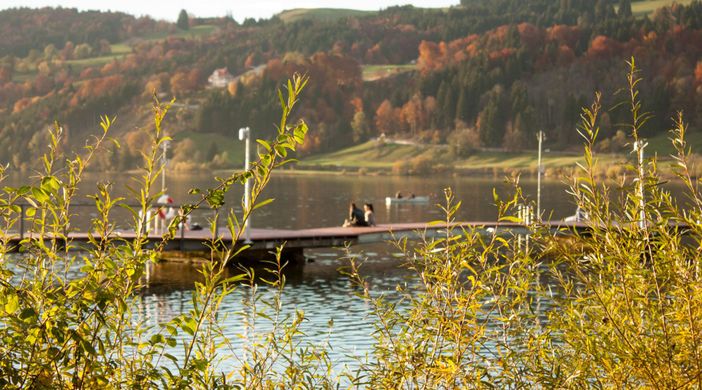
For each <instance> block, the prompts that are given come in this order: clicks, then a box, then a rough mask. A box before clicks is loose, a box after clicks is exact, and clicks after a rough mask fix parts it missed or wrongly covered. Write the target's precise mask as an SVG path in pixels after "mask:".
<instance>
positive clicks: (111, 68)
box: [100, 61, 119, 76]
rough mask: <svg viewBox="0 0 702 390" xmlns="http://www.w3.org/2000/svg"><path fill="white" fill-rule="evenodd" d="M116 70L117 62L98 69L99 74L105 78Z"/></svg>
mask: <svg viewBox="0 0 702 390" xmlns="http://www.w3.org/2000/svg"><path fill="white" fill-rule="evenodd" d="M118 70H119V65H118V64H117V61H112V62H108V63H106V64H105V65H103V66H102V69H100V74H102V75H103V76H107V75H109V74H112V73H116V72H117V71H118Z"/></svg>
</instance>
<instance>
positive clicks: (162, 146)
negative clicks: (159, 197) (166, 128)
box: [161, 141, 170, 194]
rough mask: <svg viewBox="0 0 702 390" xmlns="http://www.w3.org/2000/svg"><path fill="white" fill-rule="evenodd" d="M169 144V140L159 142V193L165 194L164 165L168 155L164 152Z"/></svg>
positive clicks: (166, 163)
mask: <svg viewBox="0 0 702 390" xmlns="http://www.w3.org/2000/svg"><path fill="white" fill-rule="evenodd" d="M169 146H170V142H169V141H164V142H163V143H161V148H162V149H163V153H162V154H161V167H162V169H161V171H162V172H161V193H162V194H165V193H166V165H168V156H167V154H166V152H167V151H168V147H169Z"/></svg>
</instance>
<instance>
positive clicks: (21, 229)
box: [19, 204, 24, 240]
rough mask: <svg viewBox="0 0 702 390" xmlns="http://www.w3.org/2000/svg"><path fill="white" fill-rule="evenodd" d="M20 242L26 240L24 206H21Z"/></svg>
mask: <svg viewBox="0 0 702 390" xmlns="http://www.w3.org/2000/svg"><path fill="white" fill-rule="evenodd" d="M19 218H20V220H19V223H20V240H24V205H23V204H22V205H20V217H19Z"/></svg>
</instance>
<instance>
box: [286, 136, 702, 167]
mask: <svg viewBox="0 0 702 390" xmlns="http://www.w3.org/2000/svg"><path fill="white" fill-rule="evenodd" d="M668 138H669V136H668V135H660V136H658V137H655V138H652V139H650V140H648V143H649V146H648V148H647V149H646V154H647V155H648V156H652V155H654V154H657V155H658V156H659V158H660V159H661V160H666V159H668V157H669V156H670V154H672V153H673V148H672V146H671V143H670V140H669V139H668ZM687 141H688V143H689V144H690V146H691V148H692V151H693V152H697V153H702V134H700V133H692V134H688V136H687ZM419 156H421V157H424V158H429V159H430V160H431V161H432V163H433V164H434V165H437V164H444V165H449V166H453V167H454V168H458V169H462V170H479V171H486V170H492V169H498V170H510V169H512V170H535V169H536V166H537V153H536V151H535V150H530V151H524V152H515V153H512V152H496V151H481V152H477V153H475V154H474V155H472V156H470V157H467V158H461V159H458V160H451V159H450V158H449V156H448V153H447V150H446V147H445V146H436V145H399V144H393V143H386V144H384V145H379V144H378V143H377V142H376V141H368V142H366V143H363V144H360V145H356V146H353V147H350V148H347V149H342V150H339V151H335V152H332V153H327V154H320V155H315V156H310V157H307V158H304V159H303V160H302V161H300V163H299V166H301V167H303V168H312V167H322V168H346V169H358V168H370V169H385V170H389V169H391V168H392V166H393V164H396V163H398V162H402V161H411V160H412V159H414V158H417V157H419ZM630 157H631V156H629V155H627V154H618V155H617V154H603V153H597V158H598V160H599V162H600V163H601V164H614V163H618V162H621V161H625V160H627V159H629V158H630ZM580 161H582V158H581V155H580V154H577V153H559V152H548V153H544V154H543V163H544V166H545V167H546V168H555V169H557V168H572V167H574V166H575V165H576V163H578V162H580Z"/></svg>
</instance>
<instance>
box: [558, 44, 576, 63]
mask: <svg viewBox="0 0 702 390" xmlns="http://www.w3.org/2000/svg"><path fill="white" fill-rule="evenodd" d="M573 61H575V52H574V51H573V49H571V48H570V47H569V46H568V45H565V44H563V45H561V46H559V47H558V57H557V58H556V63H557V64H558V65H568V64H570V63H572V62H573Z"/></svg>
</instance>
